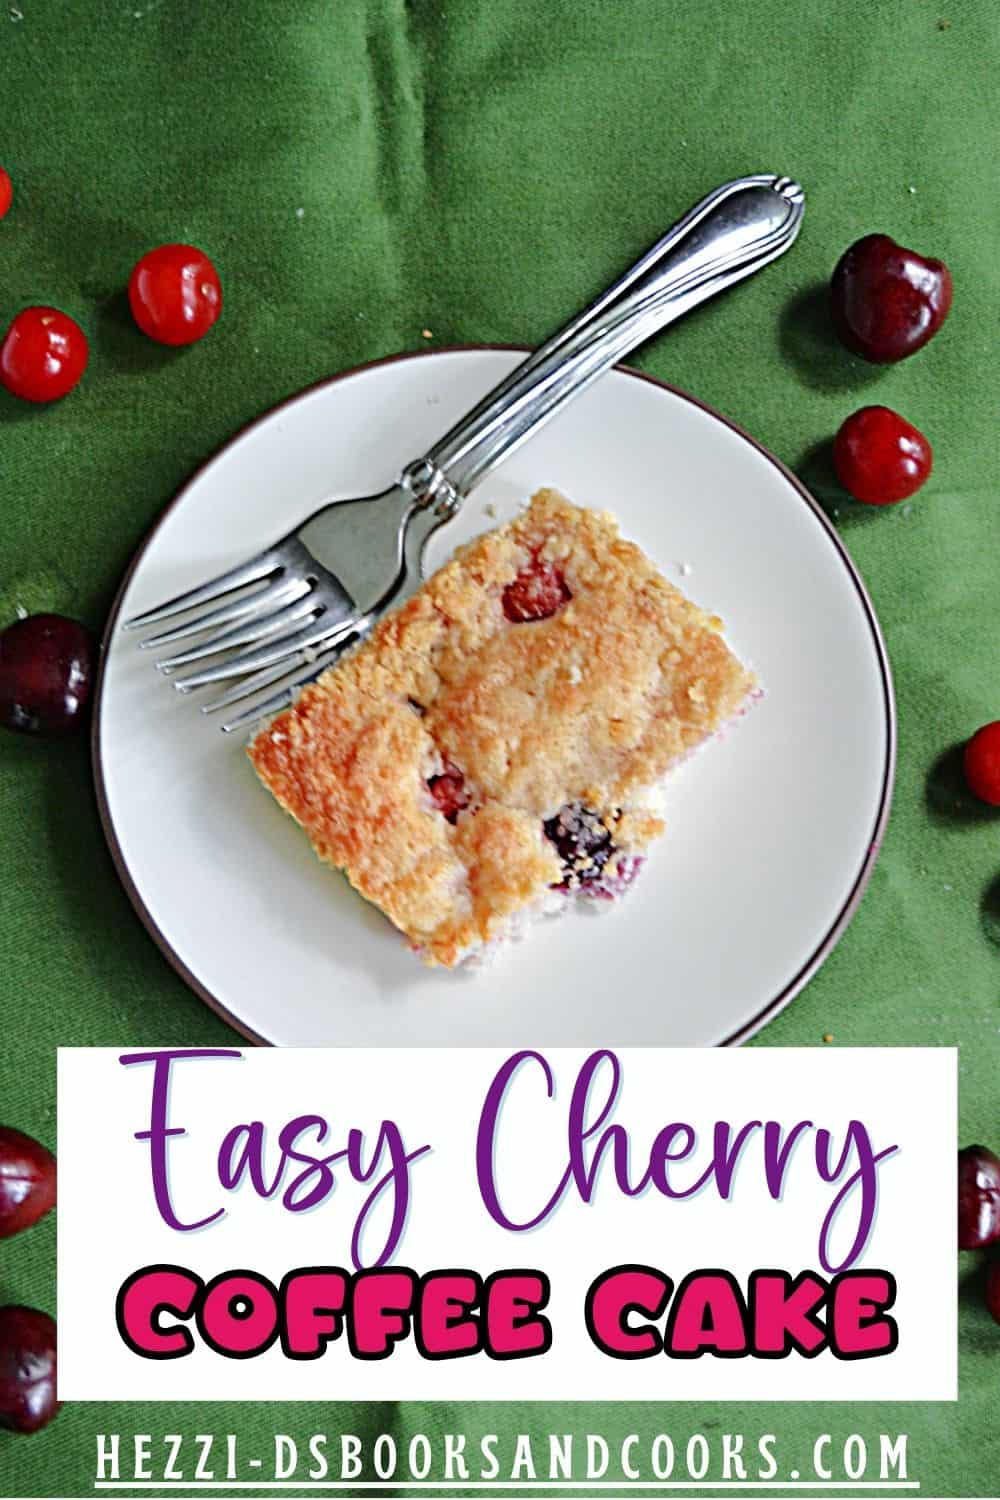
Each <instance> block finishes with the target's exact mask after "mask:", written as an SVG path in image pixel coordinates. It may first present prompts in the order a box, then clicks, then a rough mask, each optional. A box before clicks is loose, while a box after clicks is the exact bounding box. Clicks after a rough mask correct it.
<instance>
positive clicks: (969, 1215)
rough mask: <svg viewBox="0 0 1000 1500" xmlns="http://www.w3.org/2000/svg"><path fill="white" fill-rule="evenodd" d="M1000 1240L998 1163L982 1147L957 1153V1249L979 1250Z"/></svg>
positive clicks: (995, 1158) (969, 1148)
mask: <svg viewBox="0 0 1000 1500" xmlns="http://www.w3.org/2000/svg"><path fill="white" fill-rule="evenodd" d="M997 1239H1000V1160H998V1159H997V1157H995V1156H994V1155H993V1152H992V1151H987V1149H986V1147H985V1146H966V1147H965V1149H964V1150H963V1151H960V1152H959V1153H958V1248H959V1249H960V1250H980V1249H981V1248H982V1247H983V1245H991V1244H992V1243H993V1241H994V1240H997Z"/></svg>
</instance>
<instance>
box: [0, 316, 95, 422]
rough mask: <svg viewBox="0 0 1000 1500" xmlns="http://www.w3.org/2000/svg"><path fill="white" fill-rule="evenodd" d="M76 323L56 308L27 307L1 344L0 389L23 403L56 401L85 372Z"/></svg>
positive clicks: (83, 344)
mask: <svg viewBox="0 0 1000 1500" xmlns="http://www.w3.org/2000/svg"><path fill="white" fill-rule="evenodd" d="M89 354H90V349H89V346H88V344H87V335H86V334H85V333H84V331H83V329H82V328H81V327H80V325H79V323H74V321H73V319H72V318H71V317H69V316H68V314H66V313H64V312H60V311H59V309H58V308H55V307H26V308H25V309H24V311H23V312H19V313H18V315H17V317H16V318H15V319H14V321H13V323H11V325H10V327H9V328H8V329H7V334H6V337H5V338H4V341H3V343H2V344H0V385H3V386H6V388H7V390H8V391H10V393H11V395H12V396H20V397H21V399H22V400H23V401H58V400H59V399H60V397H62V396H66V395H68V394H69V392H70V391H71V390H72V389H73V387H74V386H75V385H76V384H77V382H78V380H79V379H80V376H81V375H82V374H83V372H84V370H85V369H86V368H87V359H88V357H89Z"/></svg>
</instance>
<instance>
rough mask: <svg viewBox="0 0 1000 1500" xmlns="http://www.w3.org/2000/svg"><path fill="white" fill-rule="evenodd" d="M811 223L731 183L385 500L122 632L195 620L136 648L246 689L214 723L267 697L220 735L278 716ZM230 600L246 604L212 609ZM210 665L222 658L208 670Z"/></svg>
mask: <svg viewBox="0 0 1000 1500" xmlns="http://www.w3.org/2000/svg"><path fill="white" fill-rule="evenodd" d="M803 212H804V194H803V192H802V189H801V188H800V187H799V186H798V184H797V183H795V182H793V181H792V180H791V179H790V178H788V177H769V176H760V177H741V178H739V179H737V180H736V181H735V182H728V183H725V184H724V185H723V186H722V187H720V188H717V189H716V190H715V192H713V193H710V194H709V195H708V197H706V198H703V199H702V200H701V201H700V202H699V203H696V204H695V206H694V207H693V208H692V209H691V210H690V211H689V212H688V213H687V214H685V216H684V217H683V218H682V219H680V220H679V221H678V222H677V223H676V224H675V225H674V226H673V228H672V229H670V230H668V232H667V234H666V235H664V237H663V238H662V239H661V240H659V241H658V242H657V244H655V245H654V246H653V248H652V249H651V250H649V251H648V252H647V253H646V254H645V255H644V256H643V257H642V259H641V260H639V261H637V262H636V264H635V265H634V266H633V267H632V268H631V270H629V271H627V272H626V273H625V275H624V276H622V277H621V278H620V279H619V280H618V281H616V282H615V283H614V285H613V286H610V287H609V288H608V290H607V291H606V292H604V293H603V294H602V295H601V296H600V297H598V298H597V300H596V301H595V302H593V303H591V305H590V306H589V307H587V308H586V309H585V310H584V311H583V312H581V313H579V314H578V315H577V316H576V317H575V318H573V319H572V320H571V321H570V322H569V323H567V324H566V326H565V327H564V328H562V329H561V330H560V331H559V332H558V333H556V334H554V335H553V337H552V338H550V339H549V340H548V342H547V343H545V344H543V345H542V346H541V347H540V348H539V349H537V350H536V351H535V352H534V353H533V354H532V355H530V356H529V357H528V358H527V359H526V360H525V361H524V362H523V363H522V364H520V365H518V366H517V367H516V368H515V369H514V370H512V371H511V373H510V375H508V376H507V378H506V379H505V380H503V381H501V382H500V384H499V385H497V386H495V387H494V389H493V390H492V391H490V392H489V393H488V394H487V395H486V396H485V397H484V398H483V399H482V401H480V402H479V404H478V405H477V406H475V407H474V408H473V409H472V410H471V411H470V412H468V413H467V414H466V415H465V416H464V417H463V418H462V419H461V420H460V421H459V422H458V423H456V425H455V426H454V427H452V428H451V430H450V431H449V432H447V433H446V434H445V435H444V437H443V438H441V439H440V440H439V441H438V442H437V443H435V444H434V446H433V447H432V448H430V449H429V450H428V451H427V452H426V453H425V454H424V456H423V457H422V458H418V459H416V460H414V461H413V462H412V463H410V464H407V466H406V467H405V468H404V470H403V472H402V473H401V475H400V477H399V479H398V481H397V483H396V484H394V485H393V486H392V487H391V488H390V489H388V490H384V491H383V492H382V493H380V494H377V495H366V496H363V497H360V498H358V499H345V500H336V501H333V502H332V503H331V504H328V505H325V506H323V508H322V509H321V510H318V511H317V512H316V513H315V514H314V515H312V516H310V517H309V518H308V519H307V520H306V521H305V522H303V524H302V525H300V526H298V527H296V528H295V529H294V530H293V531H291V532H289V533H288V535H287V536H284V537H282V538H281V539H280V540H279V541H277V542H275V543H274V544H273V546H270V547H266V548H265V549H264V551H263V552H259V553H258V554H257V555H256V556H255V557H251V558H250V559H248V561H247V562H245V563H241V564H240V565H239V566H238V567H235V568H231V569H230V570H229V571H228V572H226V573H223V574H221V575H220V576H219V577H217V578H212V579H209V581H208V582H207V583H204V584H202V585H201V586H200V587H199V588H195V589H191V590H190V591H189V592H187V593H185V594H180V595H178V596H177V597H176V598H174V599H168V600H167V601H166V603H164V604H161V605H160V606H159V607H158V608H156V609H151V610H147V611H146V612H145V613H144V614H141V615H137V616H136V617H135V618H134V619H131V620H129V621H128V622H127V623H126V625H125V629H126V630H137V629H145V628H148V627H149V626H150V625H154V624H157V623H159V622H160V621H166V620H172V619H173V617H174V616H175V615H181V614H183V615H185V616H187V618H185V619H184V620H182V622H181V623H180V624H177V625H172V626H171V627H170V628H168V629H167V630H165V631H162V632H160V633H158V634H156V635H152V636H149V637H148V638H147V639H145V640H143V641H142V642H141V645H142V647H143V648H144V649H147V650H152V649H160V648H163V647H165V646H169V645H172V644H173V643H174V642H179V641H183V640H185V639H186V638H187V637H189V636H200V637H201V638H200V639H198V640H197V641H196V642H195V644H193V645H189V646H187V647H186V648H185V649H182V650H180V651H176V652H174V653H173V654H170V655H166V656H163V657H161V658H160V659H159V660H158V661H157V666H158V667H159V669H160V671H161V672H163V673H165V674H166V675H168V676H173V674H174V673H176V672H177V671H178V669H180V668H187V667H192V666H193V667H194V668H195V669H194V670H193V671H190V672H185V673H184V674H183V675H182V676H177V677H174V686H175V687H176V688H177V689H178V690H179V691H180V692H182V693H189V692H192V691H193V690H194V689H196V688H201V687H207V686H208V685H209V684H212V683H224V682H229V681H230V680H231V679H236V681H235V684H234V685H233V686H231V687H229V688H228V689H227V691H225V692H223V694H222V695H221V696H220V697H218V698H215V699H213V700H212V701H211V702H209V703H206V704H204V705H203V706H202V712H203V713H215V712H217V711H218V710H220V709H223V708H228V707H231V706H232V705H234V704H237V703H240V702H242V701H244V700H246V699H249V698H255V699H256V700H257V701H256V702H254V703H253V704H252V705H251V706H250V707H249V708H247V709H245V710H244V711H242V712H241V713H239V714H237V715H236V716H235V717H234V718H231V719H227V720H226V722H224V723H223V724H222V726H221V727H222V729H223V732H225V733H231V732H232V731H233V730H236V729H240V728H243V727H244V726H246V725H249V724H253V723H255V722H256V721H257V720H258V719H261V718H264V717H266V716H268V715H270V714H273V713H276V712H278V710H279V709H281V708H284V707H285V706H286V705H287V704H289V703H290V702H292V700H293V699H294V698H295V696H296V694H297V693H298V691H299V689H300V688H301V687H302V686H303V685H304V684H305V683H306V682H308V681H310V680H312V679H313V678H315V677H317V676H318V675H319V673H320V672H322V671H324V670H325V669H326V667H328V666H329V665H330V664H331V663H332V662H333V661H335V660H336V659H337V657H338V656H339V655H340V653H341V652H342V651H343V650H344V649H345V648H346V647H347V646H349V645H350V644H351V643H353V642H354V641H356V640H358V639H359V638H360V637H361V636H363V635H364V634H365V632H366V631H367V630H368V629H369V628H370V626H371V624H372V623H373V621H374V620H375V619H376V618H377V616H378V615H379V614H380V613H381V612H382V611H383V610H385V609H386V608H387V607H388V606H389V605H390V604H392V603H394V602H396V601H397V600H399V599H401V598H403V597H404V596H405V595H406V594H407V593H408V592H409V591H411V590H412V589H413V588H415V587H417V585H418V584H419V583H420V581H421V561H422V556H423V551H424V548H425V546H426V543H427V540H428V538H429V537H430V536H431V535H432V533H433V532H434V531H436V530H437V529H438V527H440V526H443V525H444V524H445V522H446V521H448V520H449V519H450V518H451V517H452V516H454V515H455V513H456V511H457V510H458V508H459V506H460V505H461V503H462V500H463V499H464V497H465V496H466V495H467V494H468V493H469V491H470V490H471V489H472V488H473V486H474V485H476V484H478V482H479V481H480V480H481V479H482V478H483V477H484V476H485V475H486V474H487V473H488V472H489V471H490V470H492V469H493V468H495V467H496V465H497V464H499V463H500V462H501V460H502V459H504V458H506V457H507V455H508V454H510V453H512V452H513V451H514V449H515V448H517V447H519V446H520V444H521V443H523V442H524V441H525V439H526V438H528V437H530V436H531V435H532V433H534V432H536V431H537V430H538V428H539V427H541V425H542V424H543V423H544V422H547V421H548V420H549V418H550V417H552V416H553V415H554V414H555V413H556V412H557V411H558V410H560V408H561V407H563V406H564V405H565V404H566V402H567V401H569V400H570V399H571V398H572V397H573V396H575V395H578V394H579V392H581V391H583V390H584V389H585V388H586V387H587V386H589V385H590V384H591V382H592V381H594V380H596V379H597V377H598V376H599V375H601V374H602V373H603V372H604V371H605V370H607V369H608V368H610V366H611V365H613V364H615V363H616V362H617V361H618V360H620V359H621V358H622V357H623V356H624V355H626V354H627V353H629V351H630V350H632V349H634V348H636V346H637V345H639V344H641V343H643V342H644V341H645V340H646V339H648V338H651V337H652V335H653V334H655V333H657V332H659V330H660V329H662V328H664V327H666V325H667V324H668V323H672V322H673V321H674V320H675V319H676V318H679V317H681V316H682V315H683V314H684V313H686V312H688V311H690V309H691V308H693V307H696V306H697V305H698V304H699V303H701V302H704V301H705V300H706V299H707V298H709V297H713V296H715V294H716V293H717V292H721V291H723V290H725V288H726V287H729V286H732V285H733V284H734V283H735V282H737V281H742V280H743V279H744V278H745V277H747V276H750V275H752V274H753V272H755V271H757V270H759V269H760V268H761V267H762V266H765V265H767V264H768V262H769V261H772V260H775V259H776V258H777V257H778V256H779V255H781V254H783V253H784V251H785V250H787V249H788V248H789V246H790V245H791V244H792V243H793V242H794V240H795V238H796V236H797V234H798V232H799V228H800V225H801V223H802V216H803ZM228 594H234V595H236V597H235V598H234V599H232V600H231V601H229V602H228V603H225V604H222V605H220V606H219V607H218V608H214V609H210V610H207V611H205V610H203V609H202V606H204V605H208V604H212V603H214V601H215V600H217V599H219V598H222V597H224V596H225V595H228ZM196 610H197V611H198V613H192V612H193V611H196ZM211 657H214V658H217V660H215V661H213V662H211V663H210V664H204V663H206V662H207V661H208V658H211ZM198 664H202V665H198ZM284 679H287V680H284ZM278 683H280V684H281V686H280V688H278V690H277V691H274V692H271V693H269V694H268V695H267V696H266V697H264V698H261V697H260V696H259V695H260V694H261V693H263V692H265V691H266V690H267V689H269V688H274V687H275V685H276V684H278Z"/></svg>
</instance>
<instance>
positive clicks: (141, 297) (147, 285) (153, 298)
mask: <svg viewBox="0 0 1000 1500" xmlns="http://www.w3.org/2000/svg"><path fill="white" fill-rule="evenodd" d="M128 300H129V305H130V306H131V308H132V316H133V318H135V321H136V322H137V323H138V325H139V327H140V328H141V329H142V331H143V333H145V334H148V336H149V337H150V338H151V339H155V340H156V342H157V343H158V344H171V345H175V346H176V345H179V344H195V343H197V341H198V340H199V339H201V338H204V337H205V334H206V333H207V332H208V330H209V329H210V328H211V327H212V325H213V324H214V323H215V322H216V320H217V319H218V316H219V314H220V313H221V311H222V285H221V283H220V281H219V273H218V271H217V270H216V269H215V267H214V266H213V264H212V262H211V261H210V260H209V258H208V256H207V255H206V254H205V252H204V251H203V250H197V249H196V248H195V247H194V245H161V246H160V247H159V249H158V250H150V251H149V253H148V254H147V255H144V256H143V257H142V259H141V260H140V261H139V263H138V264H137V265H136V267H135V269H134V270H133V272H132V275H131V276H130V278H129V283H128Z"/></svg>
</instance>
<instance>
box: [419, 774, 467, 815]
mask: <svg viewBox="0 0 1000 1500" xmlns="http://www.w3.org/2000/svg"><path fill="white" fill-rule="evenodd" d="M427 785H428V787H429V788H430V794H431V796H432V797H433V798H434V801H435V803H436V805H437V808H438V811H439V812H440V813H441V814H442V815H443V816H444V817H445V818H447V820H448V822H449V823H455V822H457V820H458V815H459V813H460V812H461V811H462V810H463V808H466V807H468V805H469V794H468V792H467V791H466V790H465V777H464V776H463V775H462V773H461V771H459V770H457V769H456V767H455V766H449V765H446V766H445V768H444V770H443V771H442V772H441V775H440V776H432V777H431V778H430V780H429V781H428V783H427Z"/></svg>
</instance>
